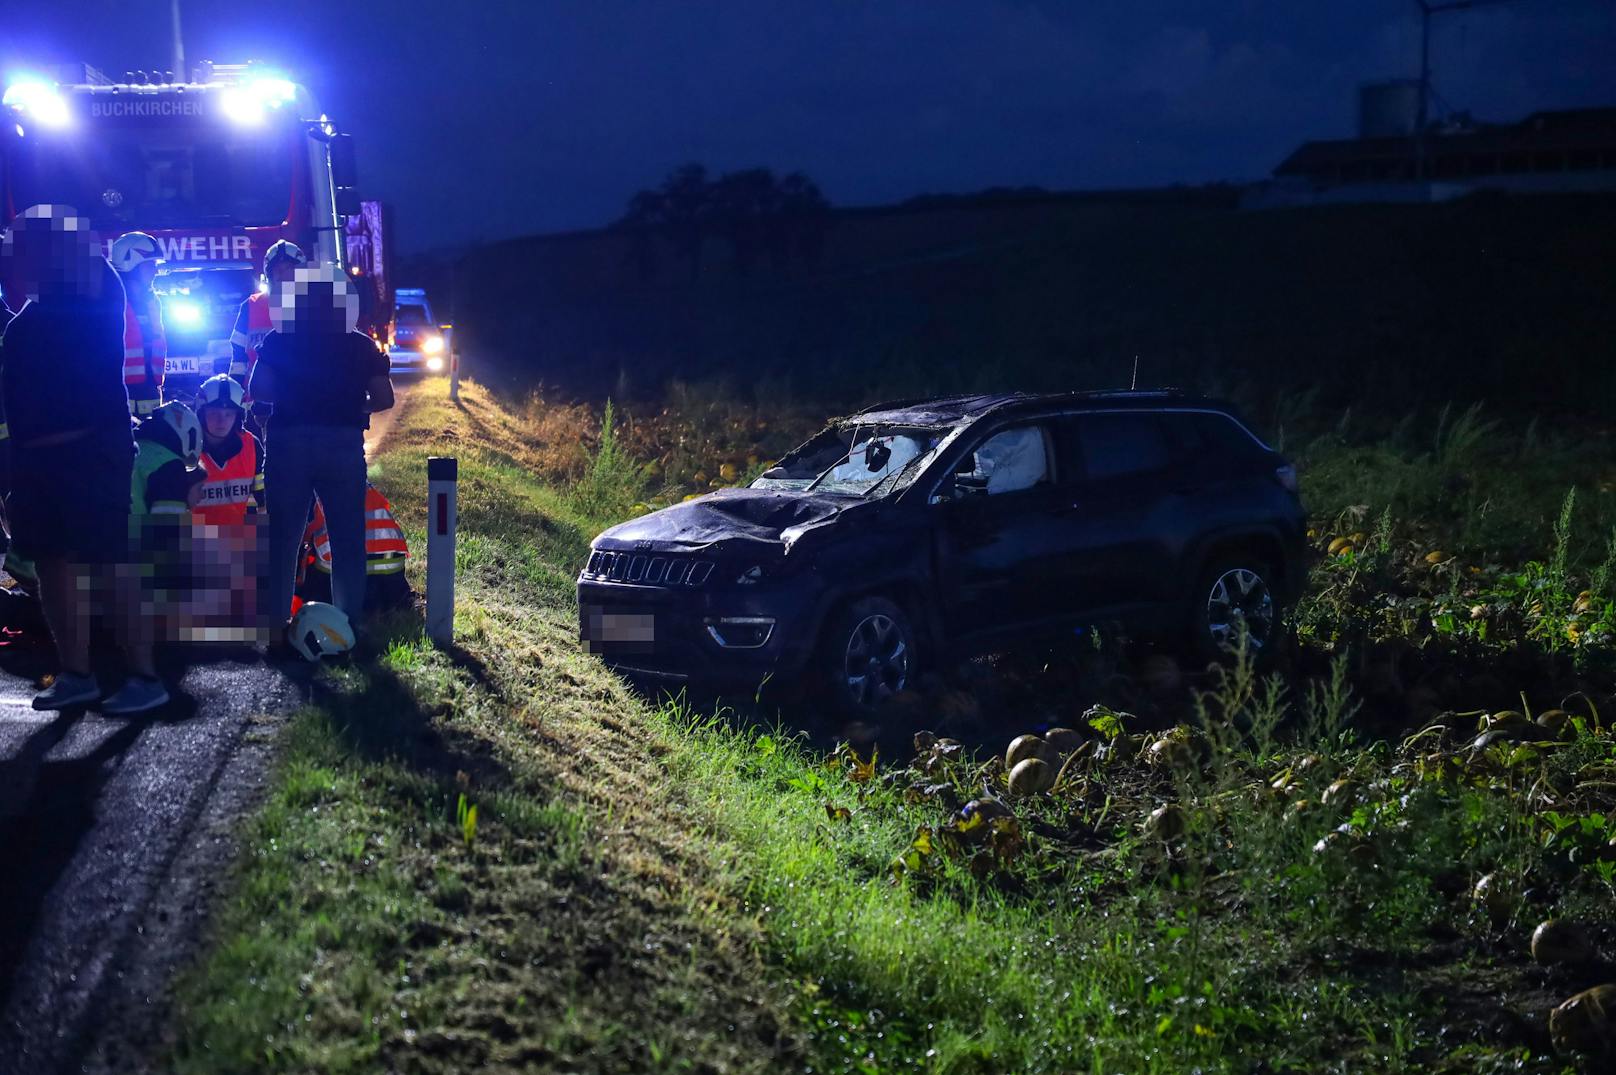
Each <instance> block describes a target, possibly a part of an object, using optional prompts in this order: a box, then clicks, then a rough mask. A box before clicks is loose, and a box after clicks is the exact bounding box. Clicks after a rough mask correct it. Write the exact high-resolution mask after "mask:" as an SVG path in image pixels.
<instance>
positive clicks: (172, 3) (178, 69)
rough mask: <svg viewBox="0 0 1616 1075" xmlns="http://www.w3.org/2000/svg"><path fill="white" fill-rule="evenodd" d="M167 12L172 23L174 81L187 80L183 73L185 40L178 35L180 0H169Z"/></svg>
mask: <svg viewBox="0 0 1616 1075" xmlns="http://www.w3.org/2000/svg"><path fill="white" fill-rule="evenodd" d="M169 12H170V14H171V15H172V22H173V25H174V81H176V82H187V81H189V79H187V78H186V75H185V42H184V38H182V37H181V35H180V0H169Z"/></svg>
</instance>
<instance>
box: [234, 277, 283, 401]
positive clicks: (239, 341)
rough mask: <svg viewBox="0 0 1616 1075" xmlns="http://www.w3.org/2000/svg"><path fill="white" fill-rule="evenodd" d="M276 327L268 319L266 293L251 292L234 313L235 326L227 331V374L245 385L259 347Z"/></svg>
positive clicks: (255, 360) (254, 364)
mask: <svg viewBox="0 0 1616 1075" xmlns="http://www.w3.org/2000/svg"><path fill="white" fill-rule="evenodd" d="M274 328H275V324H274V322H272V321H271V320H270V319H269V294H268V293H267V292H263V291H254V292H253V293H252V294H251V295H248V296H247V299H246V301H245V302H243V303H242V304H241V309H240V310H239V311H238V312H237V314H236V328H235V331H234V332H232V333H230V376H232V377H234V378H235V379H236V380H238V381H240V382H241V383H242V384H246V383H247V381H248V379H249V378H251V377H252V371H253V367H254V366H256V365H258V347H259V345H260V344H262V343H263V342H264V337H265V336H268V335H269V334H270V332H271V331H272V330H273V329H274Z"/></svg>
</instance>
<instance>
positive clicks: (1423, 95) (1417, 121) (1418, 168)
mask: <svg viewBox="0 0 1616 1075" xmlns="http://www.w3.org/2000/svg"><path fill="white" fill-rule="evenodd" d="M174 2H175V3H176V4H177V3H179V0H174ZM1414 2H1415V3H1416V4H1418V5H1419V8H1420V99H1419V107H1418V108H1417V110H1416V112H1415V118H1414V177H1415V178H1416V179H1424V178H1425V128H1426V127H1427V126H1428V125H1429V124H1430V122H1431V16H1432V15H1444V14H1447V13H1448V12H1450V11H1465V10H1468V9H1469V8H1473V7H1485V6H1487V5H1489V4H1507V3H1511V2H1513V0H1414Z"/></svg>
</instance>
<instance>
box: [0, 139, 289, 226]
mask: <svg viewBox="0 0 1616 1075" xmlns="http://www.w3.org/2000/svg"><path fill="white" fill-rule="evenodd" d="M7 134H8V135H9V134H11V132H7ZM5 143H6V146H7V151H6V157H7V160H6V161H5V162H4V163H5V165H6V171H7V177H6V178H7V183H8V185H9V186H10V192H9V193H10V200H11V204H12V206H13V207H15V208H16V209H18V210H20V209H22V208H23V207H25V206H29V205H38V204H43V203H51V204H57V205H71V206H73V207H74V208H76V209H78V210H79V211H80V212H82V213H85V214H87V215H89V216H90V218H91V220H92V221H93V222H94V223H95V225H96V226H97V228H99V229H106V230H110V229H111V228H113V227H118V228H126V227H127V228H147V229H156V228H183V227H206V226H221V225H232V226H237V227H248V226H251V227H261V226H266V225H276V224H280V223H282V222H284V221H285V220H286V217H287V214H288V210H289V207H290V204H291V192H292V183H293V177H294V176H295V175H296V174H297V173H296V169H295V164H296V161H297V159H298V154H299V153H300V151H301V150H302V139H301V138H300V137H297V135H296V133H295V132H289V131H288V130H287V129H286V128H284V127H279V128H277V127H275V126H270V127H267V128H264V129H261V130H255V131H248V130H242V129H240V128H234V127H226V126H222V125H219V124H214V123H207V124H200V125H196V126H178V125H163V126H158V125H139V124H130V123H112V122H108V123H102V124H98V125H94V126H90V125H78V126H76V127H74V128H70V129H68V130H63V131H49V132H47V131H40V130H37V129H36V130H34V131H29V132H27V135H26V136H23V137H18V136H12V137H6V138H5Z"/></svg>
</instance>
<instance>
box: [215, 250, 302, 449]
mask: <svg viewBox="0 0 1616 1075" xmlns="http://www.w3.org/2000/svg"><path fill="white" fill-rule="evenodd" d="M308 263H309V259H308V255H307V254H304V253H303V251H302V249H301V248H300V247H299V246H298V245H297V244H296V243H293V242H289V241H288V240H286V239H281V240H279V241H277V242H275V243H273V244H271V245H270V248H269V249H268V250H266V251H264V280H265V281H266V282H267V284H268V289H267V290H263V291H255V292H253V293H252V294H251V295H248V296H247V298H246V300H245V301H244V302H242V304H241V309H240V311H239V312H237V314H236V327H235V331H233V332H231V333H230V376H232V377H234V378H235V379H236V381H237V382H238V383H240V384H243V385H249V386H250V385H251V384H252V373H253V369H254V368H255V367H256V366H257V365H258V348H259V346H260V345H261V344H262V343H263V342H264V337H265V336H267V335H269V333H270V332H271V331H273V330H274V328H275V323H274V321H273V320H272V319H271V318H270V316H269V306H270V301H271V299H270V296H271V295H273V294H274V292H275V291H276V290H277V289H278V288H280V287H281V286H282V285H283V284H288V283H290V282H291V280H292V274H293V273H295V272H296V271H297V270H298V269H299V268H301V267H303V266H305V265H307V264H308ZM243 405H244V406H246V407H247V408H248V410H249V411H250V412H251V414H252V416H253V418H254V419H256V422H257V425H258V427H259V429H260V431H261V430H262V429H263V425H264V421H265V419H267V418H268V417H269V412H270V409H271V408H270V407H269V406H267V405H265V404H254V403H253V401H252V394H251V392H249V393H248V394H247V398H246V400H245V401H244V404H243Z"/></svg>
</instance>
